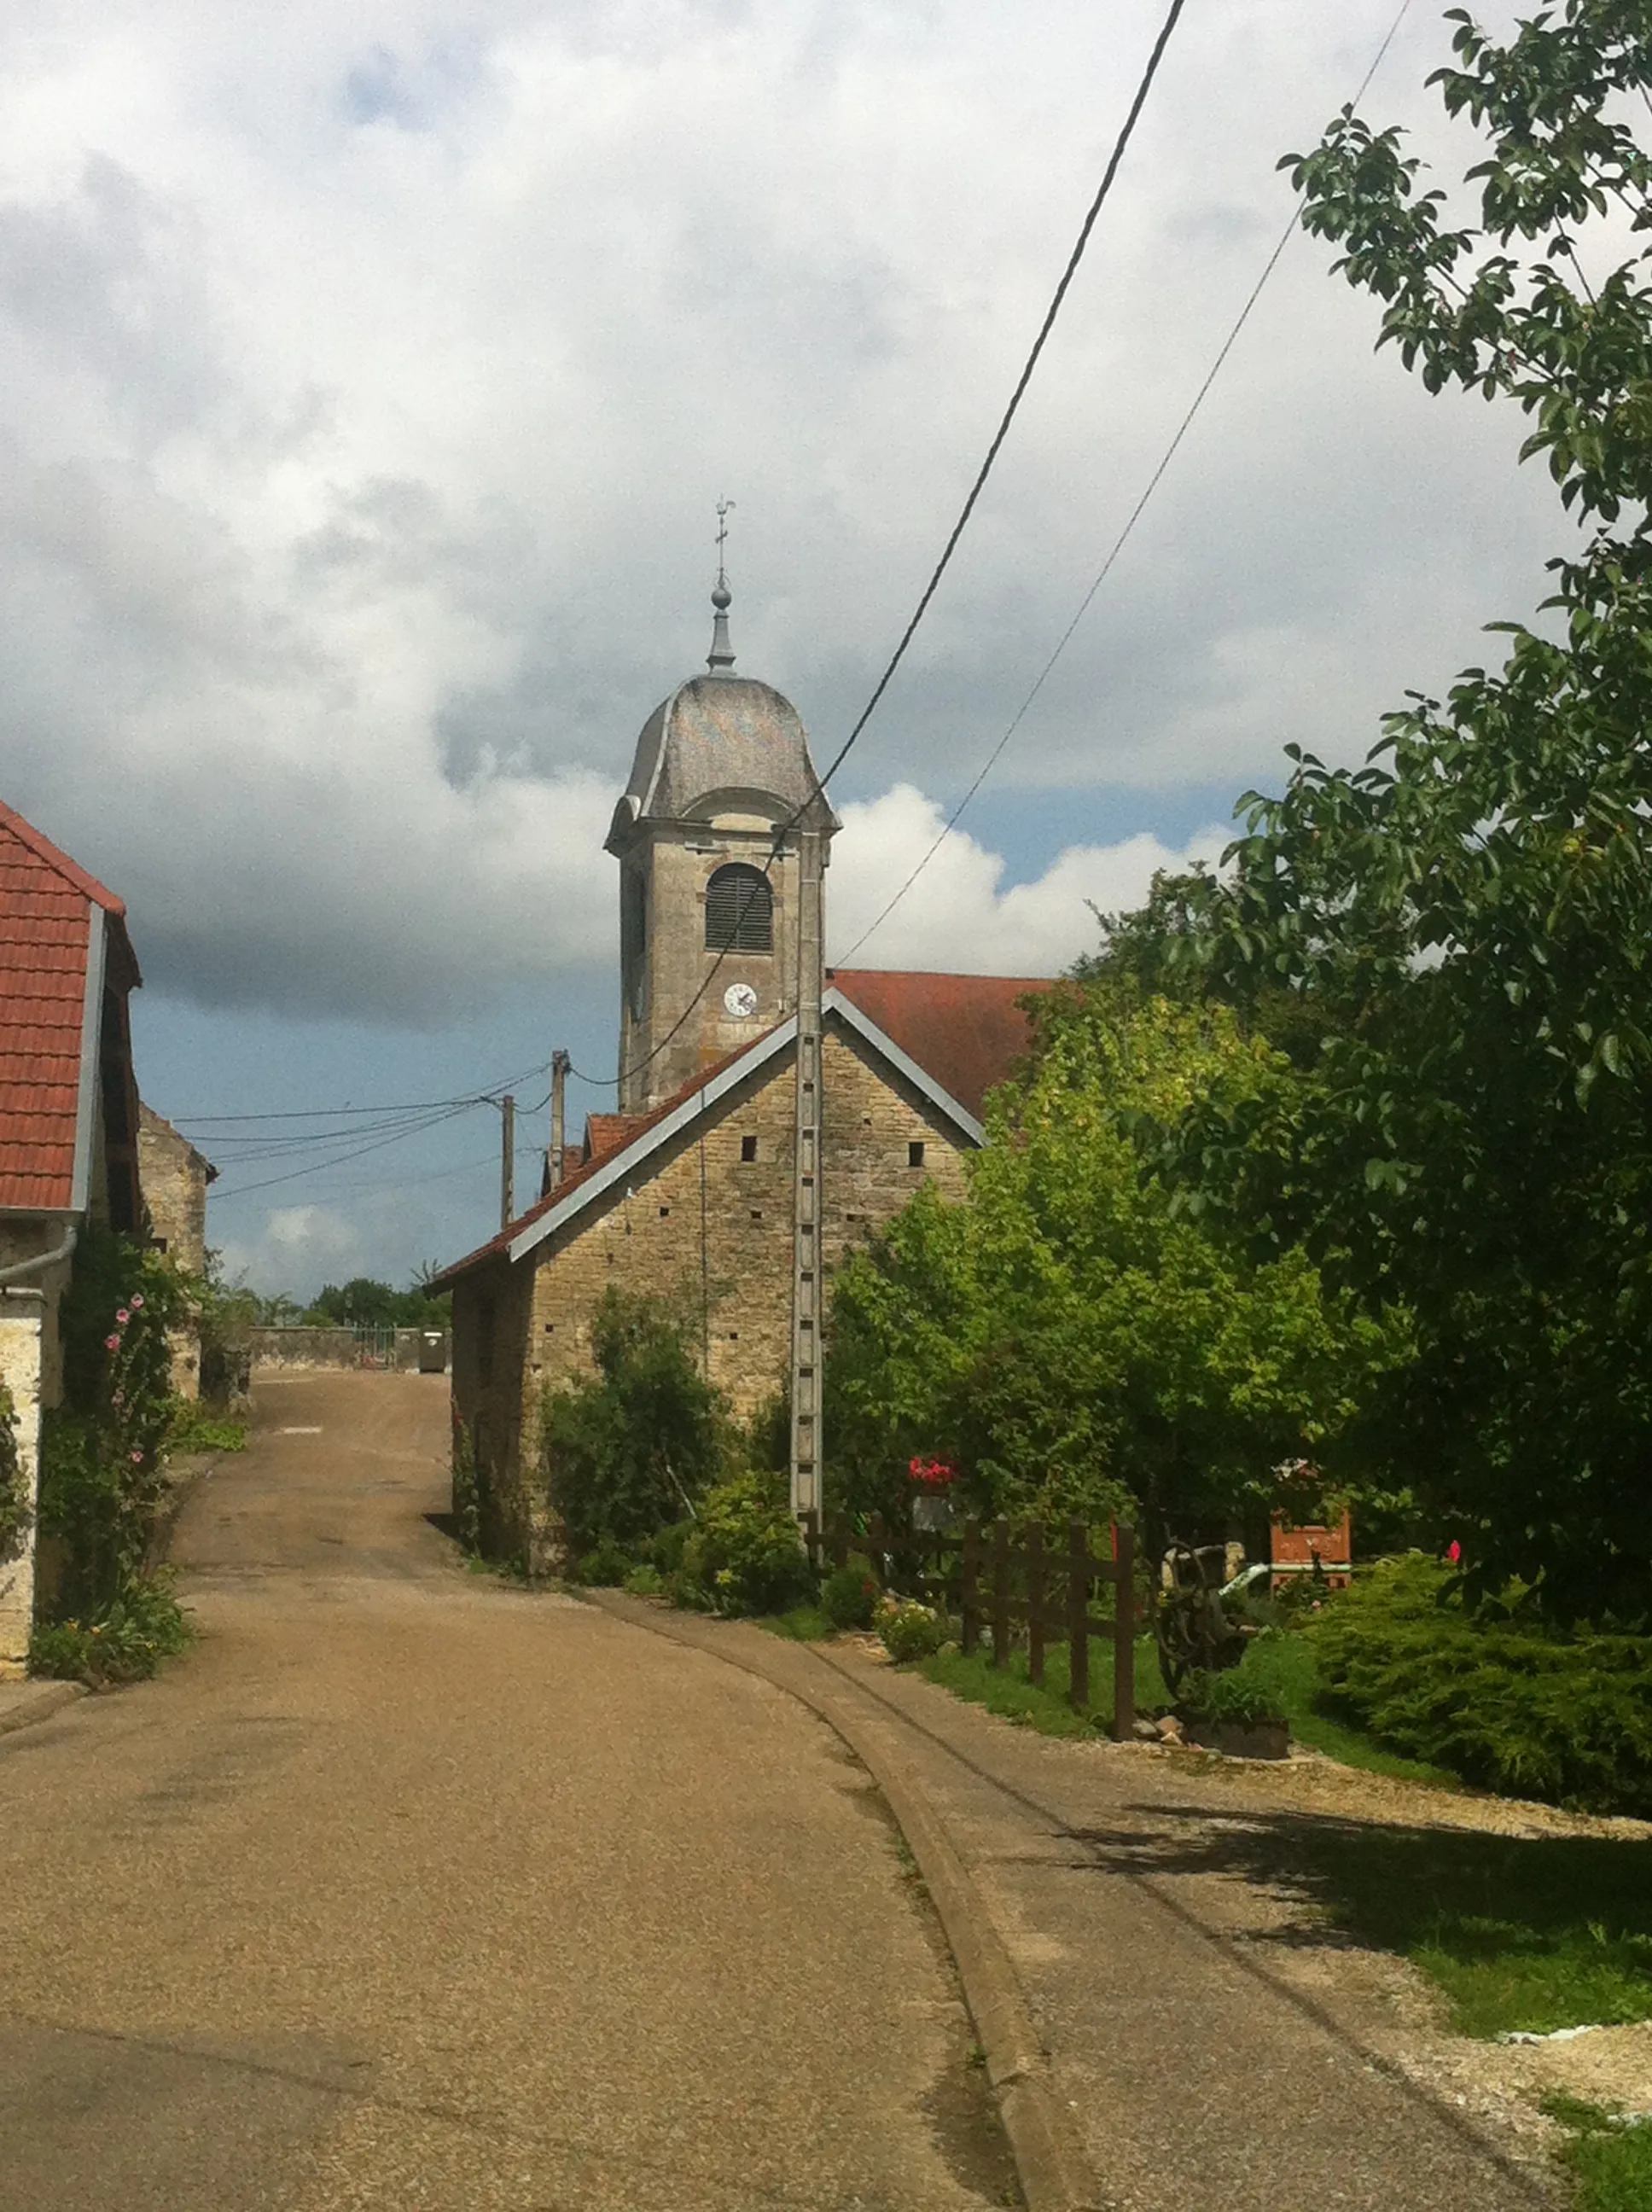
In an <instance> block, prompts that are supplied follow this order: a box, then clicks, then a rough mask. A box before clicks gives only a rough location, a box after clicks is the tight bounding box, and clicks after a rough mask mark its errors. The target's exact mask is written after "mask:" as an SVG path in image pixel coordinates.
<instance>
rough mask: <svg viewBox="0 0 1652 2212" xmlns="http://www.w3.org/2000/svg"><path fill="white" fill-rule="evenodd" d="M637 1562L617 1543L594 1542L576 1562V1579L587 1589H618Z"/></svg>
mask: <svg viewBox="0 0 1652 2212" xmlns="http://www.w3.org/2000/svg"><path fill="white" fill-rule="evenodd" d="M634 1565H635V1561H634V1560H632V1559H629V1558H628V1557H627V1555H626V1554H625V1553H623V1551H621V1549H620V1547H619V1546H618V1545H617V1544H593V1545H592V1547H591V1549H590V1550H589V1551H588V1552H586V1553H581V1555H580V1558H579V1559H576V1560H575V1561H574V1581H575V1582H576V1583H583V1584H584V1586H585V1587H586V1589H618V1588H619V1586H620V1584H621V1583H623V1581H624V1580H625V1577H627V1575H629V1573H630V1571H631V1570H632V1567H633V1566H634Z"/></svg>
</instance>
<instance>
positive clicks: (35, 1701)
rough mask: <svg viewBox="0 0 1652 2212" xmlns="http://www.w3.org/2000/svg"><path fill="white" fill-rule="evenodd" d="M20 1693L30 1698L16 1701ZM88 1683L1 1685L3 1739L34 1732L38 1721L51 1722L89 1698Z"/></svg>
mask: <svg viewBox="0 0 1652 2212" xmlns="http://www.w3.org/2000/svg"><path fill="white" fill-rule="evenodd" d="M16 1691H22V1692H26V1693H27V1694H26V1695H23V1696H21V1697H14V1696H13V1695H12V1693H13V1692H16ZM86 1693H87V1692H86V1685H85V1683H84V1682H3V1683H0V1736H4V1735H11V1734H12V1733H13V1732H14V1730H15V1729H26V1728H32V1727H33V1724H34V1723H35V1722H36V1721H43V1720H46V1719H47V1718H48V1717H50V1716H51V1715H52V1714H53V1713H56V1712H61V1711H62V1710H63V1708H64V1706H65V1705H73V1704H74V1702H75V1700H76V1698H83V1697H84V1696H85V1695H86Z"/></svg>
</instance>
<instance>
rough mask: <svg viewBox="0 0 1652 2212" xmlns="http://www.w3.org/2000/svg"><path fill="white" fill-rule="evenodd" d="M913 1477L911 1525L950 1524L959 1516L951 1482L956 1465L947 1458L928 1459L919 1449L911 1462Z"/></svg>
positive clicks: (955, 1472) (956, 1474) (923, 1527)
mask: <svg viewBox="0 0 1652 2212" xmlns="http://www.w3.org/2000/svg"><path fill="white" fill-rule="evenodd" d="M907 1472H908V1474H909V1475H910V1476H911V1477H912V1525H913V1527H914V1528H916V1529H919V1530H923V1529H938V1528H951V1526H952V1524H953V1522H954V1521H956V1520H957V1504H956V1502H955V1500H954V1497H953V1491H952V1486H953V1484H954V1483H955V1482H957V1479H958V1470H957V1468H955V1467H952V1466H951V1465H949V1464H948V1462H946V1461H945V1460H944V1459H926V1458H925V1457H924V1456H923V1455H922V1453H921V1452H920V1453H919V1454H918V1455H917V1456H916V1457H915V1458H914V1459H913V1460H911V1461H910V1462H908V1468H907Z"/></svg>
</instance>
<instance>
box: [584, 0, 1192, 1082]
mask: <svg viewBox="0 0 1652 2212" xmlns="http://www.w3.org/2000/svg"><path fill="white" fill-rule="evenodd" d="M1185 5H1186V0H1170V6H1169V12H1168V13H1167V14H1166V15H1165V18H1164V21H1163V24H1162V25H1161V26H1160V27H1159V33H1158V36H1157V39H1156V40H1154V41H1153V48H1152V52H1151V53H1150V54H1149V56H1148V58H1147V66H1146V68H1145V70H1144V71H1143V72H1142V76H1141V82H1139V84H1138V86H1137V88H1136V92H1135V97H1134V98H1133V100H1132V101H1131V103H1130V107H1129V111H1128V112H1127V114H1126V116H1125V119H1124V124H1123V127H1122V128H1121V131H1120V132H1119V135H1118V137H1117V139H1116V140H1115V141H1114V147H1113V151H1112V153H1111V155H1109V156H1108V163H1107V167H1106V168H1105V169H1104V170H1103V172H1102V180H1101V183H1100V184H1099V185H1097V187H1096V194H1095V197H1094V198H1093V199H1092V200H1091V201H1090V206H1089V208H1088V210H1086V212H1085V215H1084V222H1082V224H1081V225H1080V226H1079V230H1078V239H1077V240H1076V241H1075V243H1074V245H1073V248H1072V252H1071V253H1070V254H1069V255H1068V256H1067V263H1066V268H1065V269H1064V270H1062V271H1061V276H1060V283H1058V284H1057V285H1056V288H1055V290H1054V295H1052V297H1051V300H1050V303H1049V306H1048V308H1047V309H1046V310H1045V313H1044V319H1043V321H1042V323H1041V324H1040V325H1039V328H1038V335H1037V337H1036V338H1035V339H1034V340H1033V343H1032V350H1031V351H1030V352H1029V354H1028V356H1027V358H1026V360H1025V362H1023V365H1022V369H1021V374H1020V375H1019V376H1018V377H1017V380H1016V385H1015V389H1014V391H1013V392H1011V395H1010V403H1009V405H1008V406H1007V407H1006V408H1005V410H1004V413H1003V415H1002V416H1001V417H1000V419H999V425H998V428H997V429H996V430H995V431H994V432H993V439H992V442H991V444H990V445H989V446H988V447H987V456H986V459H984V460H983V461H982V462H981V466H980V468H979V469H978V470H977V471H975V482H974V483H972V484H971V485H970V487H969V493H968V495H967V496H966V498H965V500H964V502H963V507H961V508H960V509H959V512H958V518H957V521H956V522H955V523H954V524H953V526H952V529H951V534H950V535H949V537H948V538H947V540H946V543H945V544H944V546H943V547H942V549H941V556H940V558H939V560H938V562H936V563H935V567H934V568H933V570H932V573H931V575H930V579H929V581H928V582H927V583H926V585H925V586H924V588H923V592H922V594H921V596H920V599H919V601H918V604H917V605H916V607H915V608H914V610H913V613H912V617H911V619H910V621H909V622H908V623H907V626H906V628H905V629H904V630H902V633H901V637H900V641H899V642H898V644H897V645H896V648H895V650H894V652H893V653H891V654H890V658H889V661H888V663H887V665H885V667H884V672H883V674H882V675H881V676H880V677H879V678H878V682H877V684H875V685H874V686H873V688H872V696H870V697H869V698H868V700H867V701H866V703H865V706H864V707H863V708H861V710H860V713H859V715H858V716H857V717H856V719H855V722H854V725H853V728H852V729H851V730H850V732H849V734H848V736H847V738H845V739H844V740H843V743H842V744H841V745H840V746H839V747H838V749H837V751H836V752H835V755H834V756H833V757H832V759H831V761H830V763H829V765H828V766H827V769H826V770H825V773H824V774H823V775H815V776H814V787H813V789H812V790H811V792H810V793H809V794H808V796H807V797H806V798H805V799H804V800H803V801H802V803H801V804H800V805H799V806H798V807H797V808H795V809H794V811H793V813H792V814H791V815H790V816H789V817H787V820H786V821H784V822H782V823H779V824H778V825H777V827H776V828H775V830H774V846H773V848H772V850H771V851H770V853H769V855H768V862H767V864H766V866H764V868H763V871H762V875H763V880H764V881H765V882H766V883H768V882H772V880H773V878H774V866H775V863H776V861H777V860H779V859H780V851H781V848H782V845H783V842H784V841H785V838H786V836H787V833H788V832H789V831H791V830H793V829H795V828H796V827H797V825H798V823H799V822H800V821H801V820H802V819H803V817H804V816H805V814H806V813H807V812H808V811H809V810H810V808H811V807H812V806H813V805H815V803H816V802H817V800H818V799H823V797H824V796H825V792H826V786H827V784H828V783H829V781H830V780H831V778H832V777H833V776H835V775H836V773H837V771H838V770H839V769H841V767H842V765H843V763H844V762H845V761H846V760H847V758H848V757H849V755H850V753H851V752H852V751H853V750H854V747H855V745H856V744H858V743H859V738H860V733H861V732H862V731H863V730H864V729H865V726H866V725H867V723H868V722H870V721H871V720H872V716H873V714H875V713H876V712H877V709H878V702H879V701H880V700H881V699H882V698H883V696H884V692H885V691H887V690H888V689H889V687H890V681H891V680H892V678H893V677H894V675H895V671H896V669H897V668H898V667H899V666H900V665H901V663H902V660H903V659H905V657H906V650H907V647H908V646H909V645H910V644H911V642H912V641H913V639H914V636H915V635H917V630H918V625H919V623H921V622H922V620H923V618H924V617H925V615H926V614H927V612H928V611H929V605H930V601H931V600H932V599H933V598H934V596H935V593H936V592H937V590H938V588H939V586H940V580H941V578H942V577H943V576H944V574H946V571H947V569H948V568H949V567H950V566H951V560H952V556H953V554H954V553H955V552H957V548H958V542H959V540H960V539H961V538H963V533H964V531H965V529H966V528H967V527H968V526H969V518H970V516H971V515H972V514H973V513H975V503H976V501H978V500H979V499H980V497H981V493H982V491H983V490H984V489H986V485H987V478H988V477H990V476H991V474H992V472H993V465H994V463H995V462H996V461H997V459H998V457H999V453H1000V451H1001V450H1002V448H1003V446H1004V441H1005V439H1006V438H1007V437H1008V436H1009V434H1010V426H1011V423H1012V422H1014V420H1015V418H1016V415H1017V412H1018V410H1019V409H1020V406H1021V402H1022V400H1023V398H1024V397H1025V396H1026V392H1027V387H1028V386H1029V384H1030V383H1031V382H1032V378H1033V372H1034V370H1035V369H1036V368H1037V366H1038V362H1039V356H1041V355H1042V352H1043V350H1044V347H1045V344H1046V343H1047V342H1048V338H1049V335H1050V332H1051V331H1053V330H1054V327H1055V319H1056V317H1057V316H1058V315H1059V314H1060V312H1061V307H1062V304H1063V302H1064V301H1066V296H1067V293H1068V290H1069V289H1070V288H1071V286H1072V280H1073V278H1074V276H1077V274H1078V264H1079V263H1080V262H1081V261H1082V260H1083V259H1084V249H1085V247H1086V246H1088V245H1089V244H1090V233H1091V232H1092V231H1093V230H1094V229H1095V228H1096V219H1097V217H1098V216H1100V214H1101V212H1102V208H1103V206H1104V205H1105V204H1106V203H1107V198H1108V194H1109V193H1110V192H1111V191H1112V189H1113V182H1114V178H1115V177H1116V176H1117V175H1118V173H1119V168H1120V165H1121V163H1122V161H1123V160H1124V155H1125V149H1127V146H1128V145H1129V143H1130V141H1131V139H1132V137H1133V136H1134V134H1135V129H1136V125H1137V123H1138V122H1139V119H1140V117H1141V112H1142V110H1143V108H1144V107H1145V106H1146V104H1147V95H1148V94H1149V92H1150V91H1151V89H1152V85H1153V80H1154V78H1155V77H1156V76H1157V74H1158V67H1159V64H1160V62H1161V61H1162V60H1163V58H1164V50H1165V48H1166V47H1167V46H1169V43H1170V36H1171V33H1173V32H1174V31H1175V27H1176V24H1177V22H1178V21H1180V19H1181V11H1182V9H1183V8H1184V6H1185ZM812 773H813V772H812V771H811V774H812ZM755 896H756V892H755V890H753V891H752V892H751V893H750V895H749V896H748V899H747V902H746V906H745V907H744V908H743V909H742V911H741V915H740V916H739V917H738V920H744V915H745V914H746V913H747V912H749V911H750V900H751V898H752V897H755ZM738 920H737V923H736V933H738ZM730 951H732V946H731V945H724V946H723V947H721V948H720V951H719V952H718V955H717V957H716V959H715V960H714V961H713V963H712V964H711V966H710V968H709V969H708V970H707V972H706V974H705V975H703V976H702V977H701V982H700V987H699V988H698V989H697V990H696V991H695V994H694V996H693V997H692V998H691V999H690V1000H689V1002H688V1004H687V1006H684V1007H683V1011H682V1012H681V1013H680V1014H679V1015H678V1016H677V1019H676V1021H675V1022H673V1023H672V1024H671V1028H670V1029H669V1030H666V1032H665V1036H663V1037H661V1039H660V1040H659V1043H658V1044H657V1045H655V1046H654V1047H653V1050H652V1051H650V1052H648V1053H647V1054H645V1055H644V1056H643V1058H642V1059H641V1060H637V1061H635V1063H634V1064H633V1065H632V1066H629V1067H628V1068H625V1069H623V1070H622V1072H621V1073H620V1074H619V1075H617V1076H616V1078H615V1079H614V1082H613V1084H612V1085H609V1084H607V1083H603V1084H602V1085H600V1086H599V1087H600V1088H602V1089H604V1090H607V1089H610V1088H614V1089H617V1088H620V1087H622V1086H623V1085H624V1084H626V1083H627V1082H628V1081H629V1079H631V1077H633V1076H635V1075H640V1074H641V1072H642V1070H643V1069H644V1068H645V1067H647V1066H650V1065H651V1063H652V1062H653V1061H654V1060H658V1059H659V1055H660V1054H661V1053H663V1052H664V1051H665V1048H666V1046H667V1045H669V1044H670V1043H671V1040H672V1039H673V1038H674V1037H675V1036H677V1034H678V1033H679V1032H680V1030H682V1029H683V1025H684V1024H685V1023H686V1022H687V1021H688V1018H689V1015H690V1014H692V1013H693V1012H694V1010H695V1007H696V1006H698V1005H699V1004H700V1002H701V1000H702V999H703V998H704V997H705V995H706V994H707V992H708V990H709V989H710V988H711V987H712V985H713V983H714V981H716V979H717V976H718V975H719V973H720V970H721V968H722V965H723V963H724V961H725V960H726V958H727V957H728V954H729V952H730ZM596 1080H597V1079H595V1078H594V1077H592V1076H582V1077H581V1078H580V1081H581V1082H585V1083H593V1084H594V1083H595V1082H596Z"/></svg>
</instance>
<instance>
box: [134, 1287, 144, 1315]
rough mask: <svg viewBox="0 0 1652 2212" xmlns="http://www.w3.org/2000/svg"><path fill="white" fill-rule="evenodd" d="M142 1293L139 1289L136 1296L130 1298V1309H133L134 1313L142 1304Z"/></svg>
mask: <svg viewBox="0 0 1652 2212" xmlns="http://www.w3.org/2000/svg"><path fill="white" fill-rule="evenodd" d="M142 1305H143V1292H142V1291H139V1292H138V1294H137V1297H135V1298H134V1299H133V1300H132V1311H133V1312H134V1313H137V1311H138V1310H139V1308H140V1307H141V1306H142Z"/></svg>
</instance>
